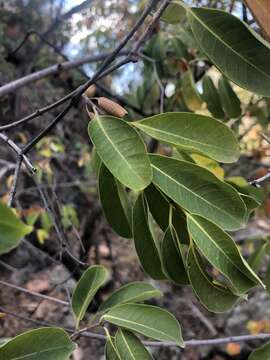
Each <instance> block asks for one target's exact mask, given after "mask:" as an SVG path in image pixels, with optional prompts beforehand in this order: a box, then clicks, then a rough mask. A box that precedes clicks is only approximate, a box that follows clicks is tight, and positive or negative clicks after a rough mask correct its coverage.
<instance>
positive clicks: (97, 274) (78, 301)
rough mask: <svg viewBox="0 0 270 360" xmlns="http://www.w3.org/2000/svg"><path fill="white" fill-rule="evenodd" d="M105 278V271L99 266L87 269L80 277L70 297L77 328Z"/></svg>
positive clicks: (106, 276) (106, 274)
mask: <svg viewBox="0 0 270 360" xmlns="http://www.w3.org/2000/svg"><path fill="white" fill-rule="evenodd" d="M107 278H108V272H107V270H106V269H105V268H104V267H103V266H100V265H94V266H91V267H89V268H88V269H87V270H85V272H84V273H83V275H82V276H81V278H80V280H79V281H78V283H77V285H76V287H75V289H74V292H73V295H72V309H73V312H74V314H75V316H76V327H77V328H78V325H79V322H80V321H81V320H82V319H83V317H84V315H85V313H86V310H87V308H88V306H89V305H90V303H91V301H92V300H93V298H94V296H95V294H96V292H97V291H98V290H99V288H100V287H101V286H102V285H103V284H104V283H105V282H106V280H107Z"/></svg>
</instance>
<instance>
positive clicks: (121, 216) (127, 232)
mask: <svg viewBox="0 0 270 360" xmlns="http://www.w3.org/2000/svg"><path fill="white" fill-rule="evenodd" d="M99 197H100V201H101V205H102V209H103V212H104V214H105V217H106V219H107V221H108V223H109V224H110V225H111V227H112V228H113V229H114V231H115V232H116V233H117V234H118V235H120V236H123V237H125V238H131V237H132V231H131V225H130V223H131V207H130V205H129V200H128V196H127V193H126V191H125V189H124V187H123V186H122V184H121V183H119V181H118V180H117V179H116V178H115V177H114V176H113V175H112V174H111V172H110V171H109V170H108V169H107V168H106V166H104V165H101V167H100V171H99Z"/></svg>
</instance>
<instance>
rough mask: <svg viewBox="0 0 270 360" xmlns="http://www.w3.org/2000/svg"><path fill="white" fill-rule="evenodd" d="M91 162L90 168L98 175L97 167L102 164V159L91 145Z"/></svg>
mask: <svg viewBox="0 0 270 360" xmlns="http://www.w3.org/2000/svg"><path fill="white" fill-rule="evenodd" d="M91 164H92V168H93V170H94V172H95V173H96V175H97V176H98V173H99V169H100V166H101V164H102V161H101V159H100V157H99V155H98V153H97V150H96V147H95V146H93V150H92V156H91Z"/></svg>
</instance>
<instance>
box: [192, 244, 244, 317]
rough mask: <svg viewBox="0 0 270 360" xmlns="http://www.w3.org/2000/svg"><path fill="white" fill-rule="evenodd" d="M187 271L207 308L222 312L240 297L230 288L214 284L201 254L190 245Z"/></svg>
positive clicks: (195, 290)
mask: <svg viewBox="0 0 270 360" xmlns="http://www.w3.org/2000/svg"><path fill="white" fill-rule="evenodd" d="M187 271H188V276H189V280H190V283H191V286H192V288H193V290H194V292H195V294H196V295H197V296H198V298H199V300H200V302H201V303H202V305H203V306H205V307H206V309H207V310H209V311H212V312H215V313H220V312H224V311H227V310H229V309H231V308H232V307H233V306H234V304H235V303H236V302H237V300H238V297H237V296H236V295H234V294H232V293H231V292H230V291H229V290H228V289H226V288H225V287H222V286H220V285H218V284H214V283H213V281H212V279H211V278H210V276H209V275H208V274H207V272H206V271H205V269H204V265H203V263H202V260H201V259H200V257H199V254H197V253H196V252H195V249H194V248H193V247H190V249H189V252H188V257H187Z"/></svg>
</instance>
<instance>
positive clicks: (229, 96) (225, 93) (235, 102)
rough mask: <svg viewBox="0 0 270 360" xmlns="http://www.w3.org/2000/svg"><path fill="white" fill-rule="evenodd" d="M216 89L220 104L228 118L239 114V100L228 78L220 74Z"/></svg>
mask: <svg viewBox="0 0 270 360" xmlns="http://www.w3.org/2000/svg"><path fill="white" fill-rule="evenodd" d="M218 90H219V95H220V99H221V103H222V106H223V108H224V110H225V113H226V114H227V116H228V118H230V119H231V118H237V117H239V116H240V115H241V112H242V110H241V102H240V100H239V98H238V96H237V95H236V93H235V92H234V91H233V89H232V87H231V85H230V83H229V82H228V80H227V79H226V78H225V77H224V76H222V77H221V78H220V79H219V81H218Z"/></svg>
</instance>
